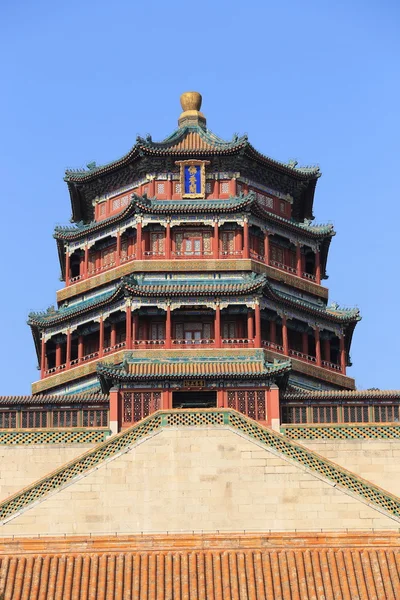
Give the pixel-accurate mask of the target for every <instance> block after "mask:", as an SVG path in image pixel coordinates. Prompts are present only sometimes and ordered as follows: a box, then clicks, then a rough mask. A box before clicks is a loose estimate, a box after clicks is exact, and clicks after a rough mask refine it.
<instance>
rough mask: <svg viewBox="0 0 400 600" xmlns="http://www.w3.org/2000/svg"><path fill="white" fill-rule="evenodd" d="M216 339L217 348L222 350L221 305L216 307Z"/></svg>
mask: <svg viewBox="0 0 400 600" xmlns="http://www.w3.org/2000/svg"><path fill="white" fill-rule="evenodd" d="M214 339H215V347H216V348H221V307H220V305H219V304H217V305H216V306H215V321H214Z"/></svg>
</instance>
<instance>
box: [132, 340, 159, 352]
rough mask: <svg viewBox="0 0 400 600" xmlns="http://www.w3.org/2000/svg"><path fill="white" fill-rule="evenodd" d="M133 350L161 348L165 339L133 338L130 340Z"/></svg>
mask: <svg viewBox="0 0 400 600" xmlns="http://www.w3.org/2000/svg"><path fill="white" fill-rule="evenodd" d="M132 346H133V350H135V349H136V350H142V349H143V350H147V349H148V348H150V349H156V348H163V347H164V346H165V340H135V341H133V342H132Z"/></svg>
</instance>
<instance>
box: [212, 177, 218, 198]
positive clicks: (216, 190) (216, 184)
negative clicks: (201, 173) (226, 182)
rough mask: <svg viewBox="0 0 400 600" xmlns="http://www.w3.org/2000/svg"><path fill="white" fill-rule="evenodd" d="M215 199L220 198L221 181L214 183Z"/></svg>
mask: <svg viewBox="0 0 400 600" xmlns="http://www.w3.org/2000/svg"><path fill="white" fill-rule="evenodd" d="M213 197H214V198H219V181H218V179H216V180H215V181H214V190H213Z"/></svg>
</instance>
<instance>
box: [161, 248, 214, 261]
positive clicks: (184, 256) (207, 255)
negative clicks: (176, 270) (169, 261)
mask: <svg viewBox="0 0 400 600" xmlns="http://www.w3.org/2000/svg"><path fill="white" fill-rule="evenodd" d="M171 256H172V257H173V258H177V259H180V260H182V259H183V260H185V259H186V260H187V259H188V258H189V259H190V258H212V256H213V253H212V252H200V251H199V252H196V251H195V250H193V251H192V252H171Z"/></svg>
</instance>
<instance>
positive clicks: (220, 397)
mask: <svg viewBox="0 0 400 600" xmlns="http://www.w3.org/2000/svg"><path fill="white" fill-rule="evenodd" d="M217 408H224V390H223V389H220V390H217Z"/></svg>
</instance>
